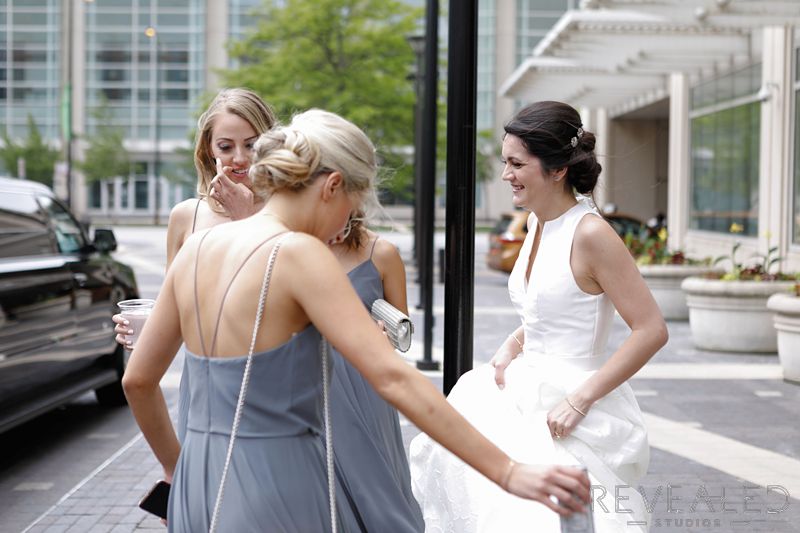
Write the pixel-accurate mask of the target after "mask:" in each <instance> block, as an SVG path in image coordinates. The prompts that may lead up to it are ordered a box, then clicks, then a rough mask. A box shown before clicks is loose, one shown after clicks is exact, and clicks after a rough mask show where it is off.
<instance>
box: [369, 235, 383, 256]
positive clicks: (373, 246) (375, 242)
mask: <svg viewBox="0 0 800 533" xmlns="http://www.w3.org/2000/svg"><path fill="white" fill-rule="evenodd" d="M380 238H381V237H380V235H377V236H375V240H374V241H372V250H370V251H369V258H370V259H372V255H373V254H374V253H375V245H376V244H378V239H380Z"/></svg>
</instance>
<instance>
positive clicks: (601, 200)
mask: <svg viewBox="0 0 800 533" xmlns="http://www.w3.org/2000/svg"><path fill="white" fill-rule="evenodd" d="M589 116H590V117H591V118H590V121H589V124H586V122H584V127H585V128H587V129H588V130H589V131H591V132H592V133H594V134H595V136H596V137H597V142H596V144H595V145H594V153H595V154H596V155H597V162H598V163H600V166H602V167H603V170H602V172H600V179H599V180H598V181H597V187H595V190H594V201H595V203H596V204H597V207H599V208H602V207H603V206H604V205H605V204H607V203H609V202H613V201H614V198H613V195H612V194H611V188H612V181H611V175H612V172H611V159H610V158H609V157H608V154H609V152H610V151H611V121H610V120H609V118H608V111H606V109H605V108H603V107H599V108H597V109H594V110H593V111H592V113H591V114H590V115H589Z"/></svg>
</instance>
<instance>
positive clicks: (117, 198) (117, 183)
mask: <svg viewBox="0 0 800 533" xmlns="http://www.w3.org/2000/svg"><path fill="white" fill-rule="evenodd" d="M111 209H113V212H114V213H119V212H121V211H122V178H114V203H113V204H112V206H111Z"/></svg>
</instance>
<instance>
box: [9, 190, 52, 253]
mask: <svg viewBox="0 0 800 533" xmlns="http://www.w3.org/2000/svg"><path fill="white" fill-rule="evenodd" d="M55 252H56V249H55V246H54V242H53V238H52V235H51V233H50V230H49V229H48V227H47V221H46V218H45V216H44V214H43V213H42V211H41V209H40V208H39V204H37V203H36V200H35V199H34V197H33V195H31V194H29V193H19V192H13V191H3V192H2V193H0V258H4V259H5V258H9V257H24V256H31V255H49V254H53V253H55Z"/></svg>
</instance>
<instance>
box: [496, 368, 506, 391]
mask: <svg viewBox="0 0 800 533" xmlns="http://www.w3.org/2000/svg"><path fill="white" fill-rule="evenodd" d="M494 382H495V383H497V388H499V389H504V388H505V386H506V365H504V364H502V363H498V364H496V365H494Z"/></svg>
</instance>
